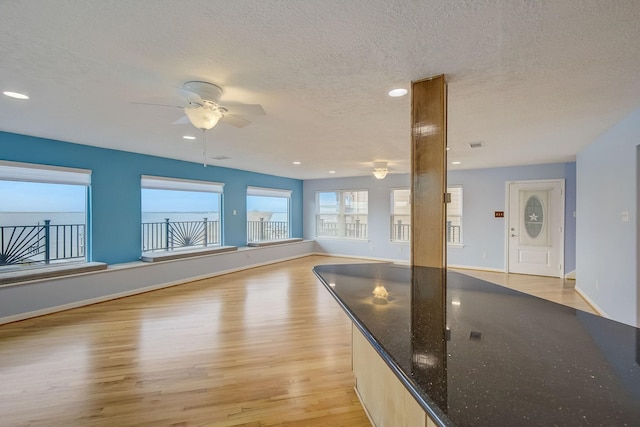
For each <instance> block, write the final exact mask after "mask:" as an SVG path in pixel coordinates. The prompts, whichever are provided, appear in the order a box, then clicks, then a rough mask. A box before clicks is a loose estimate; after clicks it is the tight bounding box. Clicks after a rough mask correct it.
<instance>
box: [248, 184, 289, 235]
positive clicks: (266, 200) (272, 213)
mask: <svg viewBox="0 0 640 427" xmlns="http://www.w3.org/2000/svg"><path fill="white" fill-rule="evenodd" d="M290 200H291V191H290V190H278V189H274V188H260V187H247V242H263V241H265V240H282V239H287V238H289V237H290V236H289V229H290V227H289V205H290V203H289V202H290Z"/></svg>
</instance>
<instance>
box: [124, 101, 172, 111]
mask: <svg viewBox="0 0 640 427" xmlns="http://www.w3.org/2000/svg"><path fill="white" fill-rule="evenodd" d="M129 104H135V105H152V106H154V107H170V108H179V109H181V110H182V109H183V108H184V107H180V106H178V105H167V104H154V103H152V102H130V103H129Z"/></svg>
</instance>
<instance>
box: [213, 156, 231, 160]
mask: <svg viewBox="0 0 640 427" xmlns="http://www.w3.org/2000/svg"><path fill="white" fill-rule="evenodd" d="M230 158H231V157H227V156H216V157H211V159H213V160H229V159H230Z"/></svg>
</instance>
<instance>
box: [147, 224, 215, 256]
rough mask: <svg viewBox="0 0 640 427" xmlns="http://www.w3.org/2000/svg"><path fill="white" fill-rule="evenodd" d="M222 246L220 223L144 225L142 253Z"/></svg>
mask: <svg viewBox="0 0 640 427" xmlns="http://www.w3.org/2000/svg"><path fill="white" fill-rule="evenodd" d="M219 244H220V222H219V221H209V220H208V219H207V218H203V219H202V221H170V219H169V218H165V220H164V222H143V223H142V251H143V252H149V251H169V250H173V249H179V248H188V247H193V246H211V245H219Z"/></svg>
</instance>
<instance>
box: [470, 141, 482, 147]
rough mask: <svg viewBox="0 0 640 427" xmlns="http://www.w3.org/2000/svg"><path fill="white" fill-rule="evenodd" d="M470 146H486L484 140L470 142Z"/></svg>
mask: <svg viewBox="0 0 640 427" xmlns="http://www.w3.org/2000/svg"><path fill="white" fill-rule="evenodd" d="M469 147H471V148H482V147H484V142H482V141H477V142H470V143H469Z"/></svg>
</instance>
